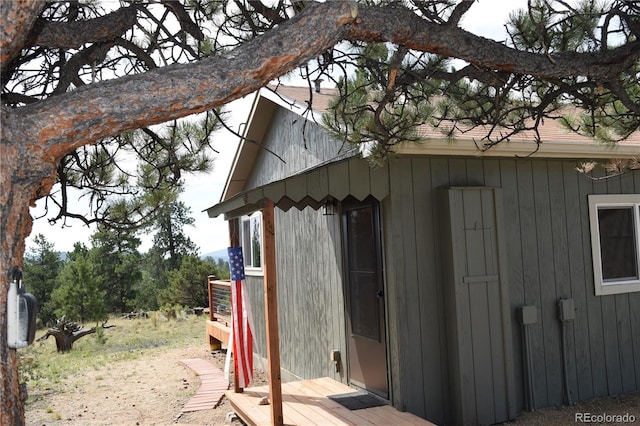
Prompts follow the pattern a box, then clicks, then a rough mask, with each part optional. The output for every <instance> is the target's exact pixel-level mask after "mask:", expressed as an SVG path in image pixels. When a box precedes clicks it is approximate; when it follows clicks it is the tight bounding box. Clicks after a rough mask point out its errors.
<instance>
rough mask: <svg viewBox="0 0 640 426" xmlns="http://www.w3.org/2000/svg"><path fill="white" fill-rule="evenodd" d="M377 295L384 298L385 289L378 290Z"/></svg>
mask: <svg viewBox="0 0 640 426" xmlns="http://www.w3.org/2000/svg"><path fill="white" fill-rule="evenodd" d="M376 297H377V298H378V299H381V298H383V297H384V290H378V291H377V292H376Z"/></svg>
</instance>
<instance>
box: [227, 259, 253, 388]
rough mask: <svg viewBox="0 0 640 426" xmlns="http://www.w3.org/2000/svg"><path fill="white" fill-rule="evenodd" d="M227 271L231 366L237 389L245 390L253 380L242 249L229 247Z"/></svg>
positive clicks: (251, 341)
mask: <svg viewBox="0 0 640 426" xmlns="http://www.w3.org/2000/svg"><path fill="white" fill-rule="evenodd" d="M227 252H228V254H229V269H230V272H231V315H232V320H231V325H232V328H233V345H232V349H231V350H232V352H233V365H234V367H235V370H236V377H237V378H238V387H240V388H246V387H247V386H248V385H249V383H250V382H251V380H253V336H252V331H251V326H250V324H251V318H250V315H251V311H250V309H249V303H248V302H249V298H248V295H247V294H246V291H245V289H244V286H245V281H244V279H245V276H244V260H243V257H242V247H229V248H228V249H227Z"/></svg>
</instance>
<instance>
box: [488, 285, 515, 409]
mask: <svg viewBox="0 0 640 426" xmlns="http://www.w3.org/2000/svg"><path fill="white" fill-rule="evenodd" d="M500 279H502V277H500ZM486 285H487V298H488V300H500V298H501V297H500V282H499V281H495V282H487V284H486ZM489 308H490V309H489V312H488V313H489V323H490V324H492V325H493V324H500V325H502V324H503V323H504V318H503V316H502V312H501V310H500V309H497V308H496V307H493V306H491V305H489ZM501 329H502V328H501V327H500V328H498V327H491V329H490V335H489V336H490V341H489V345H490V348H491V360H490V363H491V369H492V371H493V389H492V391H493V397H494V407H493V408H494V411H495V417H496V421H503V419H508V418H510V414H511V412H512V411H515V407H513V408H511V409H510V407H509V405H510V404H512V403H511V402H510V398H511V397H512V395H511V394H510V391H512V390H513V386H512V384H510V383H509V378H508V375H509V373H510V372H509V370H510V368H509V360H508V359H507V358H506V357H505V351H511V347H510V345H509V346H508V345H507V344H506V342H505V336H504V335H503V333H501V332H500V331H501Z"/></svg>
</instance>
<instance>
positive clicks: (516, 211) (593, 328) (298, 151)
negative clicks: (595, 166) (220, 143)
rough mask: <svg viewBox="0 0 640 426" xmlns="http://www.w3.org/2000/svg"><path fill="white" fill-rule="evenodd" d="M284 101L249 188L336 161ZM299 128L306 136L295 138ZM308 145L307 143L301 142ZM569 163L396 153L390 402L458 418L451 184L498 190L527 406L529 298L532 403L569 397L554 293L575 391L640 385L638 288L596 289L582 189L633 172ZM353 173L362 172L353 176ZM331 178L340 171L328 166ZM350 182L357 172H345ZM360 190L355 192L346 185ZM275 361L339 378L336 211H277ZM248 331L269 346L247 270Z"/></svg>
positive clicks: (390, 222) (596, 392)
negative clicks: (448, 215) (448, 214)
mask: <svg viewBox="0 0 640 426" xmlns="http://www.w3.org/2000/svg"><path fill="white" fill-rule="evenodd" d="M303 121H304V120H303V119H301V118H300V117H298V116H296V115H295V114H292V113H289V112H287V111H284V110H279V112H277V113H276V116H275V118H274V120H273V124H272V127H271V128H270V129H269V131H268V132H267V135H266V137H265V145H266V146H267V147H268V148H269V149H271V150H273V151H274V152H276V153H278V155H280V156H282V157H283V158H284V159H285V161H286V163H283V162H281V161H280V160H278V159H277V158H276V157H274V156H273V155H271V154H269V153H268V152H267V151H262V152H261V153H260V154H259V156H258V158H257V162H256V166H255V169H254V174H253V175H252V176H251V177H250V179H249V184H248V186H247V189H248V188H254V187H257V186H260V185H263V184H266V183H268V182H271V181H273V180H276V179H282V178H284V177H286V176H288V175H290V174H292V173H297V172H300V171H301V170H304V169H306V168H308V167H312V166H314V165H316V164H319V163H320V162H324V161H326V160H329V159H332V158H334V157H335V156H336V155H338V154H339V152H340V144H339V143H336V142H334V141H331V139H330V138H329V137H328V136H327V135H326V133H324V132H323V131H318V128H317V126H315V125H313V124H307V128H306V129H304V126H303ZM303 132H304V134H305V135H306V136H305V137H303V136H302V135H303ZM305 144H306V146H305ZM576 165H577V162H576V161H564V160H538V159H495V158H494V159H479V158H451V159H448V158H445V157H426V156H425V157H399V158H396V159H392V160H390V161H389V163H388V168H387V170H386V171H387V172H388V176H387V180H386V181H384V182H383V183H384V184H385V185H388V186H389V196H388V197H387V198H385V199H384V200H383V202H382V212H381V213H382V221H383V239H384V241H383V246H384V257H385V279H386V282H385V286H386V292H385V294H386V302H387V305H386V308H387V327H388V341H389V348H388V350H389V364H390V377H391V382H390V390H391V398H392V400H393V404H394V405H395V406H396V407H397V408H399V409H403V410H408V411H410V412H412V413H414V414H417V415H419V416H422V417H424V418H427V419H429V420H431V421H433V422H435V423H438V424H442V423H446V422H451V421H452V412H453V407H452V402H451V398H449V397H448V395H450V394H451V389H449V387H450V385H449V383H450V377H449V371H450V363H451V362H452V361H450V354H449V353H448V349H447V347H448V339H450V338H451V337H450V336H449V335H448V334H447V328H446V326H447V321H446V312H445V304H444V301H445V297H444V294H445V292H444V290H445V288H444V270H443V261H444V259H443V253H442V245H441V244H442V241H441V238H440V236H439V234H440V230H441V227H442V226H443V224H442V223H441V222H442V220H441V219H440V218H439V216H440V213H441V206H440V205H439V203H438V199H437V195H436V194H437V192H438V190H439V189H440V188H446V187H452V186H487V187H500V188H502V199H503V208H504V230H505V245H506V247H507V250H506V251H507V258H506V270H507V276H508V280H509V297H510V318H511V334H512V338H511V342H512V351H513V354H512V355H513V360H514V380H515V400H516V401H517V409H518V410H519V411H521V410H523V409H524V398H525V396H524V389H523V386H524V382H525V376H524V373H523V372H524V366H523V351H522V329H521V327H520V325H519V323H518V320H517V308H519V307H520V306H523V305H535V306H536V307H537V310H538V322H537V323H536V324H534V325H531V326H530V331H531V344H532V352H533V354H534V358H533V375H534V383H533V385H534V398H535V403H536V407H538V408H540V407H545V406H553V405H559V404H563V401H564V400H563V398H564V396H563V380H562V373H563V366H562V352H561V347H562V346H561V343H562V342H561V339H560V322H559V321H558V319H557V313H556V312H557V311H556V309H557V308H556V306H557V301H558V299H560V298H565V297H570V298H573V299H574V301H575V305H576V308H577V311H576V319H575V321H573V322H572V323H569V324H568V328H567V330H568V349H567V356H568V366H569V367H568V378H569V387H570V390H571V394H572V398H573V400H585V399H591V398H595V397H602V396H606V395H613V394H619V393H622V392H628V391H632V390H640V293H630V294H622V295H612V296H599V297H596V296H595V294H594V287H593V271H592V261H591V246H590V230H589V216H588V204H587V195H589V194H603V193H640V173H638V172H636V173H633V174H628V175H624V176H622V177H619V178H613V179H607V180H601V181H593V180H590V179H588V178H586V177H584V176H581V175H579V174H578V173H577V172H576V171H575V166H576ZM354 173H356V172H354ZM330 178H335V176H330ZM350 179H351V180H353V176H350ZM351 190H352V191H355V192H357V191H359V189H358V188H351ZM276 245H277V250H278V259H277V268H278V271H277V276H278V297H279V299H278V304H279V306H278V309H279V319H280V338H281V351H282V355H281V357H282V366H283V368H284V369H286V370H289V371H291V372H292V373H294V374H295V375H297V376H298V377H304V378H309V377H320V376H325V375H328V376H331V377H334V378H336V379H337V380H341V381H345V380H346V378H345V376H343V375H342V374H336V373H334V370H333V365H332V363H331V362H330V361H329V351H330V350H334V349H336V350H340V351H341V353H342V354H343V359H344V357H345V350H346V349H345V340H346V338H345V335H344V333H345V331H344V330H345V327H344V296H343V293H342V292H343V287H342V277H341V274H342V260H341V245H340V228H339V216H337V215H336V216H322V214H321V213H320V212H317V211H314V210H312V209H310V208H307V209H305V210H303V211H302V212H300V211H298V210H297V209H295V208H294V209H291V210H289V211H288V212H286V213H285V212H282V211H279V210H276ZM248 282H249V283H250V286H249V287H250V289H251V290H250V291H251V297H252V300H253V301H254V303H253V310H254V317H255V318H256V327H257V330H256V335H257V336H256V337H257V339H258V341H259V342H260V345H261V348H262V350H263V351H264V326H263V323H264V322H263V321H262V320H261V318H263V315H264V306H263V304H264V302H263V298H262V291H263V290H262V281H261V278H259V277H258V278H255V277H251V278H248Z"/></svg>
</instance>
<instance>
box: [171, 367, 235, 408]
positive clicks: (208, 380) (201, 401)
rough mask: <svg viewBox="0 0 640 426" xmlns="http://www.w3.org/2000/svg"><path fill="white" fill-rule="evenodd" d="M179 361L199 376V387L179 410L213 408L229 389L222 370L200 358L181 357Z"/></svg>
mask: <svg viewBox="0 0 640 426" xmlns="http://www.w3.org/2000/svg"><path fill="white" fill-rule="evenodd" d="M180 362H182V363H183V364H184V365H186V366H187V367H189V368H190V369H192V370H193V371H195V372H196V374H197V375H198V377H199V378H200V388H198V391H197V392H196V394H195V395H194V396H192V397H191V399H190V400H189V401H188V402H187V403H186V404H185V405H184V407H182V410H181V411H182V412H183V413H187V412H190V411H199V410H212V409H214V408H215V407H216V405H218V403H219V402H220V399H221V398H222V396H223V395H224V393H225V392H226V391H227V389H229V381H228V380H227V378H226V377H224V372H223V371H222V370H220V369H219V368H217V367H215V366H214V365H213V364H211V363H210V362H208V361H205V360H204V359H200V358H190V359H183V360H180Z"/></svg>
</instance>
